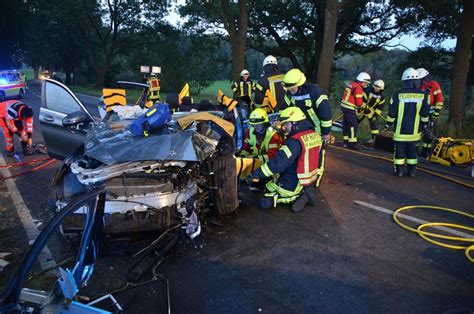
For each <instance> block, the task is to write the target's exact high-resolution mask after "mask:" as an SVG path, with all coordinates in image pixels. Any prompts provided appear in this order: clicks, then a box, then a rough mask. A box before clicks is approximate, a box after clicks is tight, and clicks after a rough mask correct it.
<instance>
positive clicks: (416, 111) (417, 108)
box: [387, 88, 430, 142]
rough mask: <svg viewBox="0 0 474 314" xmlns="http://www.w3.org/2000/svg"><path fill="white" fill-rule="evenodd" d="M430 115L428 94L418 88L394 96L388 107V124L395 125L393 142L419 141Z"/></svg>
mask: <svg viewBox="0 0 474 314" xmlns="http://www.w3.org/2000/svg"><path fill="white" fill-rule="evenodd" d="M429 114H430V107H429V105H428V92H426V91H425V92H423V91H421V90H419V89H417V88H402V89H400V90H399V91H398V92H396V93H395V94H394V95H393V97H392V99H391V100H390V104H389V106H388V117H387V124H388V125H392V124H395V127H394V131H393V140H394V141H400V142H414V141H419V140H420V139H421V131H422V129H424V127H425V126H426V124H427V123H428V119H429Z"/></svg>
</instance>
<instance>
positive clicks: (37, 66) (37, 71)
mask: <svg viewBox="0 0 474 314" xmlns="http://www.w3.org/2000/svg"><path fill="white" fill-rule="evenodd" d="M39 67H40V66H39V64H38V63H36V62H35V63H34V64H33V73H34V77H33V78H32V79H33V80H37V79H38V78H39Z"/></svg>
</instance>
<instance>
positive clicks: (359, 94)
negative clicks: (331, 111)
mask: <svg viewBox="0 0 474 314" xmlns="http://www.w3.org/2000/svg"><path fill="white" fill-rule="evenodd" d="M369 84H370V75H369V74H368V73H365V72H360V73H359V74H358V75H357V78H356V79H355V81H352V82H351V83H349V84H348V85H347V86H346V87H345V89H344V95H342V100H341V110H342V114H343V116H342V123H343V128H342V135H343V139H344V146H345V147H349V148H350V149H355V150H358V149H359V148H358V146H357V129H358V126H359V124H358V123H357V115H356V109H357V108H360V107H362V106H363V104H364V99H363V97H364V88H367V86H369Z"/></svg>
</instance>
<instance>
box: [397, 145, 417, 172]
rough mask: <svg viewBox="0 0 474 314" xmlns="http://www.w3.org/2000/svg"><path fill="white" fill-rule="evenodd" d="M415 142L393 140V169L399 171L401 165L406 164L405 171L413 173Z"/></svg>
mask: <svg viewBox="0 0 474 314" xmlns="http://www.w3.org/2000/svg"><path fill="white" fill-rule="evenodd" d="M416 144H417V142H400V141H394V146H395V151H394V157H393V164H394V171H395V173H399V172H401V171H402V167H403V165H404V164H405V163H406V164H407V172H408V173H409V174H410V173H411V174H414V173H415V170H416V164H417V163H418V158H417V157H416V150H417V147H416Z"/></svg>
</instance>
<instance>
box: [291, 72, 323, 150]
mask: <svg viewBox="0 0 474 314" xmlns="http://www.w3.org/2000/svg"><path fill="white" fill-rule="evenodd" d="M283 86H284V88H285V89H286V94H285V103H286V105H287V106H296V107H298V108H300V109H301V110H302V111H303V112H304V114H305V115H306V119H307V120H308V121H309V122H311V124H312V125H313V128H314V129H315V130H316V131H317V132H318V133H319V134H321V135H322V137H323V139H324V141H326V142H329V139H330V133H331V126H332V120H331V118H332V110H331V106H330V105H329V101H328V96H326V95H324V94H323V90H322V89H321V87H319V86H318V85H316V84H313V83H310V82H307V81H306V76H305V75H304V73H303V72H301V70H299V69H291V70H290V71H288V72H287V73H286V74H285V77H284V78H283Z"/></svg>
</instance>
